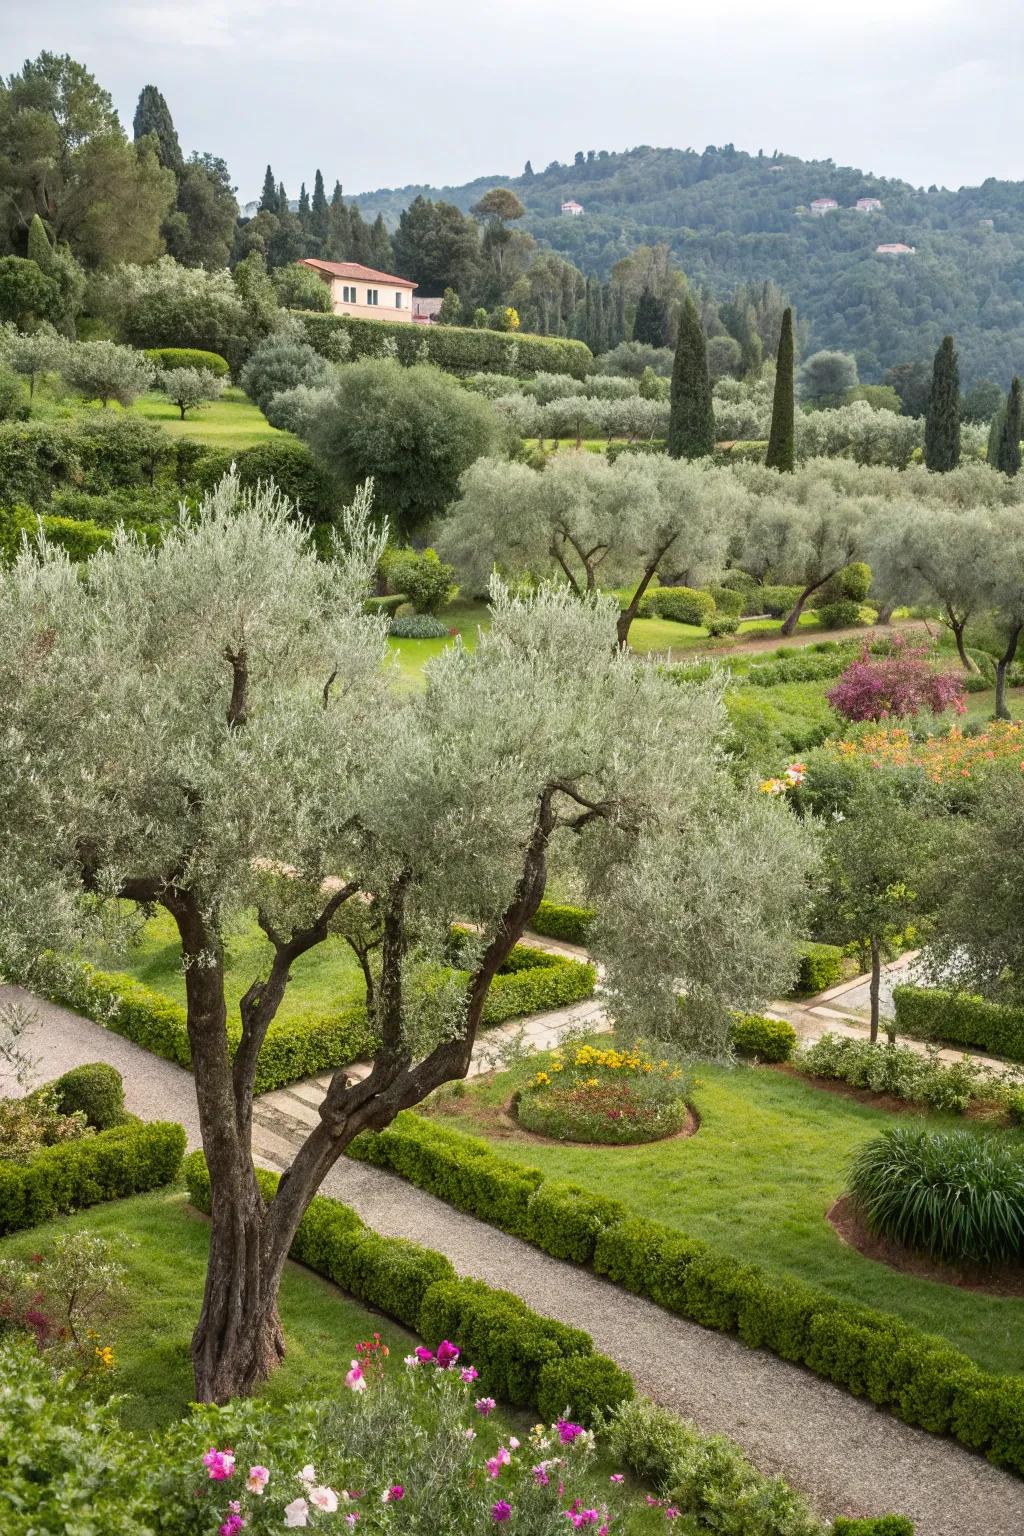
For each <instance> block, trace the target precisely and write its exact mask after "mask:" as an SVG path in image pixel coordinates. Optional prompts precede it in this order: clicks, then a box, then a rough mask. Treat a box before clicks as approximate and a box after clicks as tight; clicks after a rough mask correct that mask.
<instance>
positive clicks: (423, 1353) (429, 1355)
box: [415, 1344, 434, 1365]
mask: <svg viewBox="0 0 1024 1536" xmlns="http://www.w3.org/2000/svg"><path fill="white" fill-rule="evenodd" d="M415 1355H416V1359H417V1360H418V1361H419V1363H420V1365H429V1364H430V1362H431V1360H433V1358H434V1351H433V1350H432V1349H424V1348H423V1345H422V1344H419V1345H417V1347H416V1350H415Z"/></svg>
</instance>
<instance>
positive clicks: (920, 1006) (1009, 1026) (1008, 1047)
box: [892, 986, 1024, 1061]
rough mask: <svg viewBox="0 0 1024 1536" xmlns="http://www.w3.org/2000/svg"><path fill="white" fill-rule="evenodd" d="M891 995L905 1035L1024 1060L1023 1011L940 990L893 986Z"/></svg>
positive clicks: (898, 1021) (901, 1029) (898, 1026)
mask: <svg viewBox="0 0 1024 1536" xmlns="http://www.w3.org/2000/svg"><path fill="white" fill-rule="evenodd" d="M892 995H893V1002H894V1004H895V1007H896V1028H897V1030H899V1031H900V1032H901V1033H902V1034H904V1035H911V1036H912V1037H913V1038H914V1039H917V1040H937V1041H940V1042H943V1043H945V1044H947V1045H966V1046H972V1047H974V1048H975V1049H976V1050H980V1051H987V1052H989V1053H990V1054H991V1055H993V1056H1005V1057H1006V1059H1007V1061H1024V1008H1013V1007H1008V1006H1006V1005H1005V1004H1000V1003H988V1002H986V1001H985V1000H984V999H983V998H980V997H966V996H962V995H958V994H957V993H955V992H945V991H943V990H942V989H941V988H939V987H914V986H902V987H894V988H893V993H892Z"/></svg>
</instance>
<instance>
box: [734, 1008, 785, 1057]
mask: <svg viewBox="0 0 1024 1536" xmlns="http://www.w3.org/2000/svg"><path fill="white" fill-rule="evenodd" d="M729 1043H730V1045H731V1046H732V1048H733V1050H734V1051H738V1052H739V1053H740V1055H741V1056H756V1057H757V1058H758V1059H759V1060H760V1061H788V1060H789V1058H790V1057H791V1056H792V1054H793V1052H794V1051H795V1050H796V1030H795V1029H794V1028H793V1026H792V1024H791V1023H790V1022H789V1020H788V1019H769V1018H767V1017H765V1016H764V1015H762V1014H759V1013H736V1014H733V1018H732V1023H731V1024H730V1026H729Z"/></svg>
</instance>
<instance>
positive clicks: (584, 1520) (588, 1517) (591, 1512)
mask: <svg viewBox="0 0 1024 1536" xmlns="http://www.w3.org/2000/svg"><path fill="white" fill-rule="evenodd" d="M578 1505H579V1500H578V1499H577V1501H576V1505H574V1506H573V1508H572V1509H567V1510H566V1511H565V1513H566V1514H567V1515H568V1517H569V1519H570V1520H571V1521H572V1528H573V1530H574V1531H581V1530H582V1529H583V1527H584V1526H585V1525H596V1524H597V1522H598V1521H599V1520H600V1518H601V1516H600V1515H599V1514H598V1512H597V1510H596V1509H579V1508H578Z"/></svg>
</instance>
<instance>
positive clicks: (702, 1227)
mask: <svg viewBox="0 0 1024 1536" xmlns="http://www.w3.org/2000/svg"><path fill="white" fill-rule="evenodd" d="M537 1065H538V1059H537V1058H536V1057H534V1058H532V1059H531V1061H530V1063H529V1065H528V1066H520V1067H518V1068H514V1069H513V1070H512V1071H510V1072H506V1073H502V1074H500V1075H499V1076H498V1077H497V1078H496V1079H494V1080H492V1081H488V1082H482V1083H475V1084H473V1086H472V1087H470V1089H469V1091H468V1094H467V1096H466V1098H464V1099H462V1100H458V1101H455V1102H456V1103H457V1104H458V1105H459V1106H460V1112H459V1114H458V1116H457V1118H455V1119H454V1120H452V1121H450V1122H447V1123H452V1124H454V1125H456V1126H457V1127H458V1128H459V1129H460V1130H465V1131H467V1132H472V1133H475V1134H479V1135H483V1136H486V1137H487V1138H488V1140H489V1141H491V1143H492V1145H493V1147H494V1150H495V1152H496V1153H497V1154H498V1155H499V1156H500V1157H504V1158H510V1159H512V1160H514V1161H517V1162H521V1163H528V1164H530V1165H532V1166H534V1167H537V1168H540V1169H542V1170H543V1171H544V1172H545V1173H547V1174H549V1175H553V1176H555V1177H558V1178H566V1179H571V1180H574V1181H575V1182H577V1183H579V1184H582V1185H584V1186H586V1187H589V1188H591V1189H593V1190H595V1191H597V1192H599V1193H601V1194H603V1195H609V1196H612V1197H613V1198H617V1199H620V1200H623V1201H624V1202H625V1203H626V1204H627V1205H628V1207H629V1209H630V1210H631V1211H632V1212H634V1213H635V1214H636V1215H639V1216H647V1217H650V1218H652V1219H655V1220H658V1221H664V1222H668V1223H669V1224H670V1225H672V1226H675V1227H678V1228H680V1229H681V1230H682V1231H685V1232H687V1233H689V1234H691V1235H692V1236H695V1237H701V1238H705V1239H706V1240H707V1241H708V1242H709V1243H711V1244H713V1245H714V1246H715V1247H716V1248H719V1249H722V1250H725V1251H727V1252H729V1253H731V1254H733V1255H734V1256H735V1257H736V1258H737V1259H742V1260H745V1261H747V1262H750V1263H757V1264H765V1265H768V1266H769V1267H770V1268H772V1269H775V1270H779V1271H783V1272H785V1273H787V1274H792V1275H796V1276H798V1277H799V1278H800V1279H802V1280H806V1281H808V1282H810V1283H811V1284H813V1285H818V1286H821V1287H823V1288H824V1289H826V1290H829V1291H831V1292H833V1293H834V1294H835V1295H837V1296H841V1297H843V1298H845V1299H847V1300H850V1301H859V1302H862V1303H864V1304H865V1305H867V1306H871V1307H878V1308H880V1309H881V1310H882V1311H887V1312H894V1313H898V1314H899V1316H900V1317H903V1318H905V1319H906V1320H907V1321H908V1322H911V1323H914V1324H916V1325H917V1326H918V1327H919V1328H923V1329H926V1330H928V1331H929V1332H933V1333H941V1334H943V1335H945V1337H946V1338H948V1339H949V1340H950V1341H951V1342H952V1343H953V1344H955V1345H957V1346H958V1347H959V1348H960V1349H963V1350H965V1351H966V1352H967V1353H968V1354H969V1355H971V1356H972V1357H973V1358H974V1359H976V1360H977V1361H978V1362H979V1364H981V1365H983V1366H986V1367H988V1368H989V1369H992V1370H998V1371H1024V1300H1017V1299H1013V1300H1004V1299H1000V1298H996V1297H991V1296H985V1295H981V1294H978V1293H977V1292H972V1291H961V1290H958V1289H956V1288H954V1287H951V1286H946V1285H940V1284H937V1283H934V1282H931V1281H926V1280H921V1279H917V1278H914V1277H912V1276H910V1275H904V1274H900V1273H898V1272H896V1271H894V1270H892V1269H889V1268H888V1267H887V1266H885V1265H883V1264H880V1263H876V1262H874V1261H872V1260H870V1259H866V1258H862V1257H861V1256H860V1254H858V1253H856V1252H854V1251H853V1250H852V1249H850V1248H847V1247H846V1246H844V1244H842V1243H841V1242H840V1240H839V1238H838V1237H837V1236H836V1235H835V1233H834V1232H833V1231H832V1229H831V1227H830V1226H829V1224H828V1223H827V1221H826V1220H825V1213H826V1211H827V1210H828V1209H829V1207H830V1206H831V1204H832V1203H833V1201H834V1200H835V1199H836V1198H837V1197H838V1196H839V1195H840V1194H842V1192H843V1188H844V1184H845V1172H846V1168H847V1165H848V1163H849V1160H850V1157H851V1154H852V1153H853V1151H854V1149H855V1148H856V1147H857V1146H858V1145H859V1144H860V1143H861V1142H862V1141H865V1140H866V1139H867V1138H868V1137H870V1136H873V1135H877V1134H878V1133H879V1132H880V1131H881V1130H883V1129H884V1128H885V1127H886V1126H888V1125H891V1124H892V1119H893V1117H892V1116H891V1115H890V1114H888V1113H887V1112H886V1111H884V1110H880V1109H876V1108H873V1107H871V1106H869V1105H866V1104H861V1103H857V1102H855V1101H853V1100H850V1099H844V1098H841V1097H840V1096H839V1095H838V1094H834V1093H827V1092H825V1091H823V1090H821V1089H819V1088H815V1087H813V1086H812V1085H811V1084H809V1083H806V1082H804V1081H802V1080H801V1079H799V1078H796V1077H792V1076H789V1075H788V1074H786V1073H782V1072H777V1071H772V1070H770V1069H768V1068H754V1067H737V1068H735V1069H731V1070H730V1069H729V1068H725V1067H712V1066H702V1067H701V1068H700V1070H699V1072H698V1079H697V1085H696V1087H695V1090H694V1095H693V1102H694V1106H695V1108H696V1109H697V1111H698V1113H699V1115H700V1120H701V1125H700V1130H699V1131H698V1133H697V1134H696V1135H695V1136H693V1137H692V1138H689V1139H686V1140H670V1141H664V1142H660V1143H654V1144H652V1145H649V1146H646V1147H644V1146H639V1147H613V1148H600V1147H572V1146H565V1145H561V1144H558V1143H554V1142H545V1141H541V1140H537V1139H534V1138H527V1137H523V1136H521V1135H520V1134H519V1133H518V1132H515V1131H514V1130H513V1129H512V1127H511V1126H510V1125H509V1124H508V1122H507V1121H505V1120H504V1117H500V1116H496V1114H495V1110H496V1109H497V1108H498V1106H501V1105H503V1104H504V1103H506V1102H507V1100H508V1098H509V1096H510V1095H511V1093H512V1092H513V1090H514V1089H515V1087H516V1086H517V1084H518V1083H519V1082H520V1081H521V1080H522V1078H524V1077H525V1076H528V1075H530V1074H532V1073H533V1072H534V1071H536V1069H537ZM441 1102H442V1104H443V1103H444V1100H443V1099H442V1101H441ZM477 1106H479V1111H483V1113H482V1114H481V1113H480V1112H479V1111H478V1112H477V1113H474V1109H475V1108H476V1107H477ZM929 1123H930V1124H931V1125H933V1126H934V1127H935V1128H936V1129H939V1128H941V1127H942V1126H944V1125H945V1124H947V1123H949V1124H952V1123H959V1124H962V1122H954V1121H948V1122H947V1121H945V1120H943V1119H942V1118H941V1117H938V1116H932V1117H930V1119H929ZM1006 1134H1012V1133H1006ZM1018 1139H1019V1141H1020V1143H1021V1146H1022V1147H1024V1135H1020V1136H1019V1138H1018Z"/></svg>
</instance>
